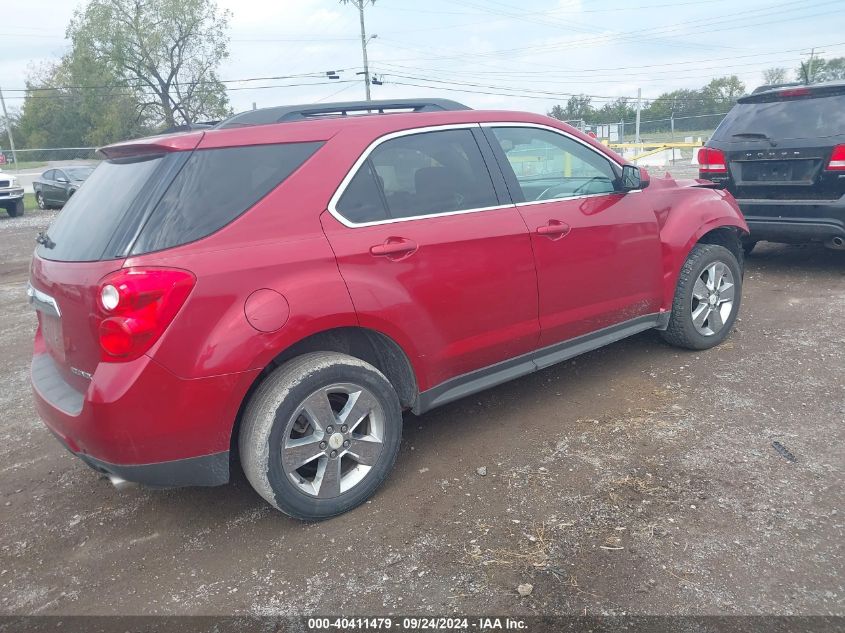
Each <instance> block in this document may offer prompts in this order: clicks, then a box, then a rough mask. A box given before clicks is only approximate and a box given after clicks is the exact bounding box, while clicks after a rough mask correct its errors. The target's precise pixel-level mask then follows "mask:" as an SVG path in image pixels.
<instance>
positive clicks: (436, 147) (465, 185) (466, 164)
mask: <svg viewBox="0 0 845 633" xmlns="http://www.w3.org/2000/svg"><path fill="white" fill-rule="evenodd" d="M373 172H374V173H373ZM373 188H375V191H373ZM375 193H378V194H379V199H376V196H375V195H374V194H375ZM498 204H499V201H498V199H497V198H496V192H495V190H494V189H493V182H492V180H491V179H490V173H489V172H488V171H487V166H486V165H485V163H484V159H483V158H482V156H481V151H480V150H479V149H478V144H477V143H476V142H475V138H474V137H473V135H472V132H471V131H470V130H443V131H440V132H422V133H420V134H409V135H407V136H400V137H398V138H394V139H391V140H389V141H385V142H384V143H382V144H381V145H379V146H378V147H376V149H375V150H373V152H372V153H371V154H370V156H369V158H368V160H367V162H365V163H364V164H363V165H362V166H361V168H360V169H359V171H358V173H357V174H356V175H355V177H354V178H353V179H352V181H350V183H349V186H348V187H347V189H346V191H345V192H344V194H343V196H341V199H340V201H339V202H338V205H337V210H338V212H339V213H341V214H342V215H343V216H344V217H346V218H347V219H348V220H350V221H352V222H364V221H372V220H378V219H383V214H384V213H385V212H386V214H387V217H388V218H409V217H416V216H424V215H434V214H439V213H448V212H451V211H465V210H468V209H479V208H483V207H493V206H497V205H498Z"/></svg>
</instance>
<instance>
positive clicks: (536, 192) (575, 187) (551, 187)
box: [493, 127, 616, 202]
mask: <svg viewBox="0 0 845 633" xmlns="http://www.w3.org/2000/svg"><path fill="white" fill-rule="evenodd" d="M493 134H494V135H495V137H496V140H497V141H498V142H499V145H500V146H501V148H502V151H503V152H504V153H505V156H506V157H507V159H508V163H510V166H511V168H512V169H513V172H514V175H515V176H516V180H517V183H518V184H519V187H520V189H521V190H522V195H523V196H524V197H525V201H526V202H531V201H535V200H554V199H557V198H570V197H573V196H583V195H589V194H600V193H612V192H613V191H614V189H615V183H616V173H615V172H614V170H613V168H612V167H611V165H610V162H609V161H608V160H607V159H606V158H604V157H603V156H601V155H600V154H598V153H597V152H595V151H594V150H592V149H590V148H588V147H586V146H584V145H582V144H581V143H578V142H577V141H573V140H572V139H570V138H567V137H566V136H563V135H562V134H556V133H555V132H551V131H549V130H542V129H538V128H531V127H497V128H493Z"/></svg>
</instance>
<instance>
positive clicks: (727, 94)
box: [701, 75, 745, 109]
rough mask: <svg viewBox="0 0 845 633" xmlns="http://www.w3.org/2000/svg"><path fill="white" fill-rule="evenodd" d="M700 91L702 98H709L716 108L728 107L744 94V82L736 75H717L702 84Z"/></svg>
mask: <svg viewBox="0 0 845 633" xmlns="http://www.w3.org/2000/svg"><path fill="white" fill-rule="evenodd" d="M701 92H702V94H703V96H704V98H705V99H709V100H711V101H712V103H713V105H715V106H716V108H717V109H718V108H726V107H728V108H729V107H731V106H733V104H734V102H735V101H736V100H737V99H738V98H739V97H741V96H742V95H744V94H745V84H744V83H742V82H741V81H740V80H739V77H737V76H736V75H731V76H730V77H717V78H716V79H713V80H711V81H710V83H709V84H707V85H706V86H704V88H702V89H701Z"/></svg>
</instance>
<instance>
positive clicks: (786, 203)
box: [737, 196, 845, 242]
mask: <svg viewBox="0 0 845 633" xmlns="http://www.w3.org/2000/svg"><path fill="white" fill-rule="evenodd" d="M737 203H738V204H739V208H740V209H742V213H743V215H744V216H745V220H746V222H748V228H749V230H750V231H751V238H752V239H757V240H771V241H782V242H805V241H816V240H818V241H824V240H829V239H831V238H833V237H843V238H845V196H843V197H842V198H840V199H839V200H748V199H740V200H737Z"/></svg>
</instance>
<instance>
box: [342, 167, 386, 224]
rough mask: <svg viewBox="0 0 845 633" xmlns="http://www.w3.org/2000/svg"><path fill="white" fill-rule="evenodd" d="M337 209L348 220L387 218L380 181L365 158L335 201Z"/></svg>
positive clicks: (359, 220)
mask: <svg viewBox="0 0 845 633" xmlns="http://www.w3.org/2000/svg"><path fill="white" fill-rule="evenodd" d="M337 211H338V213H340V214H341V215H342V216H343V217H345V218H346V219H347V220H349V221H350V222H355V223H358V224H360V223H363V222H376V221H378V220H385V219H387V207H385V204H384V196H383V195H382V192H381V183H380V182H379V180H378V177H377V176H376V174H375V172H374V171H373V169H372V166H371V165H370V161H369V160H367V161H366V162H364V164H363V165H361V167H360V168H359V169H358V171H357V172H356V173H355V176H354V177H353V178H352V180H350V181H349V184H348V185H347V186H346V189H345V190H344V192H343V195H342V196H341V197H340V200H339V201H338V203H337Z"/></svg>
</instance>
